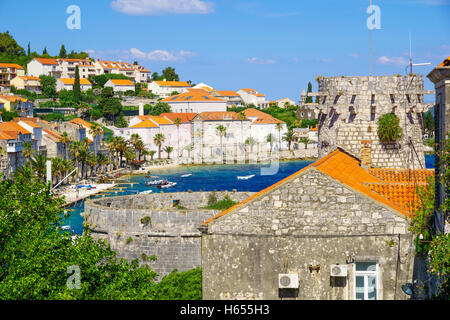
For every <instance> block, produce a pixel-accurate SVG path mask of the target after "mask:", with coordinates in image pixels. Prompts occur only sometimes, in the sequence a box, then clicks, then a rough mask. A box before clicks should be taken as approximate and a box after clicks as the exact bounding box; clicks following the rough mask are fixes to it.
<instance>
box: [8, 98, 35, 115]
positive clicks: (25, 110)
mask: <svg viewBox="0 0 450 320" xmlns="http://www.w3.org/2000/svg"><path fill="white" fill-rule="evenodd" d="M33 107H34V105H33V102H31V101H29V100H28V99H26V98H22V97H20V96H16V95H13V94H5V95H0V110H6V111H9V112H12V111H15V112H17V113H18V114H19V117H32V116H33Z"/></svg>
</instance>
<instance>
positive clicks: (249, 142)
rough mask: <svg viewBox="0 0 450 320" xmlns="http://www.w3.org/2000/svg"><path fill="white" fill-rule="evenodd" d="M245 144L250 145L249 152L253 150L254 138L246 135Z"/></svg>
mask: <svg viewBox="0 0 450 320" xmlns="http://www.w3.org/2000/svg"><path fill="white" fill-rule="evenodd" d="M245 144H246V145H249V146H250V152H253V146H254V145H255V144H256V140H255V139H254V138H253V137H248V138H247V139H246V140H245Z"/></svg>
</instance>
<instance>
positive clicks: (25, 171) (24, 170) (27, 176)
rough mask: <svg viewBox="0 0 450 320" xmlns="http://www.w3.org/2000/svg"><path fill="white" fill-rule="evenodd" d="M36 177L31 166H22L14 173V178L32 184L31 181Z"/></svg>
mask: <svg viewBox="0 0 450 320" xmlns="http://www.w3.org/2000/svg"><path fill="white" fill-rule="evenodd" d="M33 176H34V172H33V170H32V169H31V167H29V166H21V167H20V168H17V169H16V171H15V172H14V178H15V179H17V178H19V177H20V178H21V179H23V180H24V181H28V182H31V179H32V178H33Z"/></svg>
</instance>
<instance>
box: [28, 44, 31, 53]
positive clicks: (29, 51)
mask: <svg viewBox="0 0 450 320" xmlns="http://www.w3.org/2000/svg"><path fill="white" fill-rule="evenodd" d="M30 54H31V50H30V42H28V56H30Z"/></svg>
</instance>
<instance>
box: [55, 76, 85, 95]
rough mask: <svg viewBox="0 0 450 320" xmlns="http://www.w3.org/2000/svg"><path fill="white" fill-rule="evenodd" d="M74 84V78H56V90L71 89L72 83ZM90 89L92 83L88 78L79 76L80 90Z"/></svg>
mask: <svg viewBox="0 0 450 320" xmlns="http://www.w3.org/2000/svg"><path fill="white" fill-rule="evenodd" d="M74 84H75V79H74V78H59V79H58V80H56V91H58V92H59V91H61V90H73V85H74ZM89 89H92V83H91V82H90V81H89V80H88V79H82V78H80V90H81V91H86V90H89Z"/></svg>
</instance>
